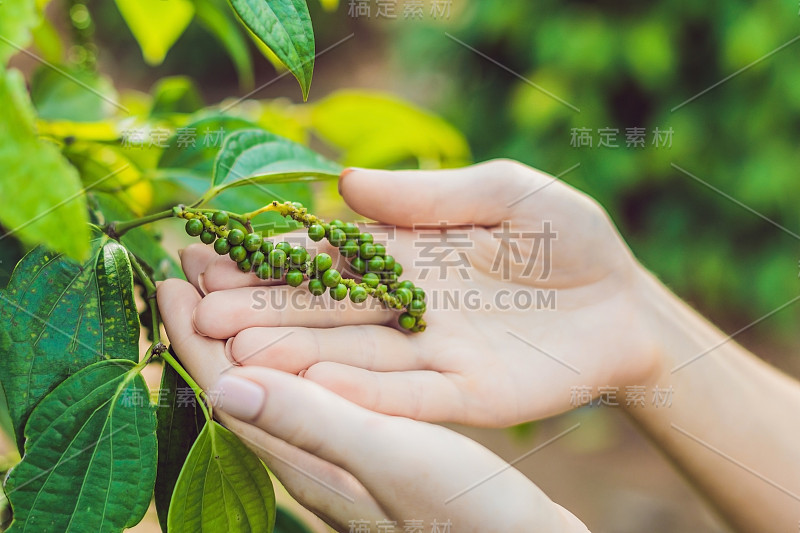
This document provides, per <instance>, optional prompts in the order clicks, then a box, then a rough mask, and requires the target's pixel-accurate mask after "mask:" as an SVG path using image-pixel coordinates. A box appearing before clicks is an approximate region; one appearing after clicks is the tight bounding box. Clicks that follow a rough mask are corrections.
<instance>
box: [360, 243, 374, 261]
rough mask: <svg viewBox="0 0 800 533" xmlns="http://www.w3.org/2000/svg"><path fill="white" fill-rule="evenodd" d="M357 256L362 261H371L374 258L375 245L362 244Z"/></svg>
mask: <svg viewBox="0 0 800 533" xmlns="http://www.w3.org/2000/svg"><path fill="white" fill-rule="evenodd" d="M358 251H359V256H360V257H361V258H362V259H372V258H373V257H375V245H374V244H372V243H371V242H365V243H364V244H362V245H361V246H360V247H359V249H358Z"/></svg>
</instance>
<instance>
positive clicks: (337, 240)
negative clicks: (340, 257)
mask: <svg viewBox="0 0 800 533" xmlns="http://www.w3.org/2000/svg"><path fill="white" fill-rule="evenodd" d="M328 240H329V241H330V242H331V244H332V245H334V246H341V245H343V244H344V243H345V241H347V235H345V234H344V232H343V231H342V230H340V229H339V228H333V229H331V236H330V237H328Z"/></svg>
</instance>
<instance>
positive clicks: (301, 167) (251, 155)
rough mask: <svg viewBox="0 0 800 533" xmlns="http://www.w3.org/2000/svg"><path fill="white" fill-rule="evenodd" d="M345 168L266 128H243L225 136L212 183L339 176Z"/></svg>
mask: <svg viewBox="0 0 800 533" xmlns="http://www.w3.org/2000/svg"><path fill="white" fill-rule="evenodd" d="M341 171H342V167H341V166H339V165H338V164H336V163H334V162H332V161H329V160H327V159H325V158H324V157H322V156H321V155H319V154H317V153H316V152H314V151H312V150H310V149H308V148H306V147H305V146H303V145H302V144H297V143H296V142H293V141H290V140H288V139H284V138H283V137H279V136H278V135H275V134H273V133H269V132H267V131H263V130H239V131H236V132H234V133H232V134H231V135H229V136H228V137H227V138H226V139H225V143H224V144H223V146H222V150H220V152H219V154H218V155H217V160H216V162H215V164H214V176H213V178H212V181H211V183H212V185H214V186H215V187H217V188H220V189H227V188H230V187H237V186H240V185H247V184H250V183H264V184H268V183H277V182H281V181H298V180H299V179H302V178H304V177H308V178H326V177H327V178H335V177H337V176H338V175H339V174H340V173H341Z"/></svg>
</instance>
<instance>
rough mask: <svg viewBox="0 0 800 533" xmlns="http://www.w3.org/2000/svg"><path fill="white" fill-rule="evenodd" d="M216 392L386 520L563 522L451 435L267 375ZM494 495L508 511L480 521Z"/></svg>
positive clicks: (495, 463)
mask: <svg viewBox="0 0 800 533" xmlns="http://www.w3.org/2000/svg"><path fill="white" fill-rule="evenodd" d="M215 387H216V388H217V389H218V390H221V391H223V392H224V396H225V399H226V401H225V403H224V404H223V406H222V409H223V410H225V411H226V412H227V413H228V414H230V415H232V416H235V417H236V418H238V419H240V420H242V421H246V422H250V423H252V424H253V425H255V426H257V427H259V428H261V429H263V430H264V431H267V432H268V433H270V434H272V435H274V436H275V437H277V438H280V439H282V440H284V441H286V442H287V443H289V444H291V445H294V446H297V447H298V448H300V449H302V450H306V451H308V452H310V453H313V454H314V455H316V456H318V457H320V458H322V459H325V460H327V461H328V462H330V463H333V464H335V465H338V466H339V467H341V468H343V469H344V470H347V471H348V472H351V473H352V474H353V475H354V476H355V477H356V479H358V480H359V481H360V482H361V484H362V485H363V486H364V487H365V488H366V489H367V490H368V491H369V492H370V493H371V494H373V495H374V496H375V499H376V501H378V502H381V503H382V504H383V505H384V507H385V510H386V511H387V512H388V513H389V514H390V515H391V516H394V517H397V516H404V515H407V513H408V512H409V510H413V511H414V512H415V513H418V514H417V517H419V518H424V519H432V518H437V519H446V518H456V517H457V520H458V521H459V523H461V524H464V527H463V528H459V530H460V529H464V530H465V531H488V530H490V529H487V528H489V524H490V523H498V524H499V526H500V527H499V528H497V529H496V530H497V531H526V530H528V529H526V528H524V526H522V524H523V523H524V524H531V525H533V526H534V529H536V530H540V531H564V530H566V529H564V528H563V516H562V515H561V514H560V512H559V511H558V510H557V509H556V508H555V506H554V505H553V503H552V501H550V500H549V499H548V498H547V497H546V496H545V495H544V494H543V493H542V492H541V491H540V490H539V489H538V488H537V487H536V486H535V485H533V484H532V483H531V482H530V480H528V479H526V478H525V477H524V476H523V475H522V474H521V473H520V472H519V471H518V470H515V469H514V468H511V467H510V466H509V465H508V464H507V463H505V462H504V461H503V460H502V459H500V458H499V457H497V456H496V455H494V454H492V453H491V452H489V451H488V450H486V449H485V448H483V447H481V446H480V445H479V444H477V443H476V442H473V441H470V440H469V439H467V438H466V437H463V436H462V435H459V434H457V433H455V432H453V431H450V430H447V429H445V428H442V427H439V426H435V425H430V424H424V423H421V422H414V421H411V420H409V419H407V418H397V417H388V416H385V415H380V414H377V413H373V412H371V411H368V410H366V409H363V408H361V407H359V406H357V405H355V404H353V403H351V402H348V401H347V400H345V399H344V398H341V397H340V396H337V395H336V394H334V393H332V392H330V391H328V390H325V389H324V388H322V387H320V386H319V385H317V384H315V383H312V382H310V381H308V380H305V379H301V378H298V377H296V376H292V375H291V374H286V373H284V372H279V371H277V370H272V369H267V368H261V367H251V368H247V369H244V368H236V369H234V370H232V371H231V372H229V373H226V374H225V376H224V377H223V378H221V379H220V381H218V382H217V384H216V385H215ZM420 479H424V483H422V484H420ZM497 494H503V495H504V496H503V504H502V508H503V509H504V510H506V511H509V512H510V514H509V516H506V517H504V516H494V514H500V515H502V513H489V514H490V515H492V516H490V517H489V518H487V509H489V510H491V509H497V508H498V505H497ZM487 502H488V503H487ZM445 506H447V507H445ZM443 512H444V513H447V514H449V516H444V517H443V516H442V513H443ZM521 526H522V527H521ZM491 530H495V528H494V527H492V528H491Z"/></svg>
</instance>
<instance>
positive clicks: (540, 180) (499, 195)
mask: <svg viewBox="0 0 800 533" xmlns="http://www.w3.org/2000/svg"><path fill="white" fill-rule="evenodd" d="M554 180H555V178H553V177H551V176H548V175H546V174H544V173H542V172H539V171H536V170H534V169H532V168H530V167H527V166H525V165H523V164H521V163H517V162H516V161H511V160H507V159H497V160H493V161H488V162H486V163H481V164H478V165H473V166H471V167H466V168H460V169H448V170H398V171H391V170H367V169H356V168H350V169H347V170H345V171H344V172H343V173H342V175H341V177H340V178H339V192H340V193H341V195H342V196H343V197H344V200H345V201H346V202H347V204H348V205H349V206H350V207H351V208H352V209H353V210H354V211H356V212H357V213H360V214H362V215H364V216H366V217H368V218H371V219H373V220H377V221H379V222H382V223H384V224H391V225H393V226H406V227H409V226H413V225H414V224H426V225H427V224H431V225H437V224H440V223H442V222H447V223H448V224H454V225H458V224H466V225H471V224H476V225H479V226H494V225H497V224H499V223H500V222H501V221H503V220H504V219H508V218H509V217H510V216H511V215H512V214H513V213H514V211H515V210H516V209H520V207H521V206H520V205H519V200H520V198H521V197H523V196H525V195H526V194H530V193H532V192H533V191H536V190H538V189H539V188H541V187H545V186H547V185H548V184H550V183H552V182H553V181H554ZM527 207H529V206H527Z"/></svg>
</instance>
